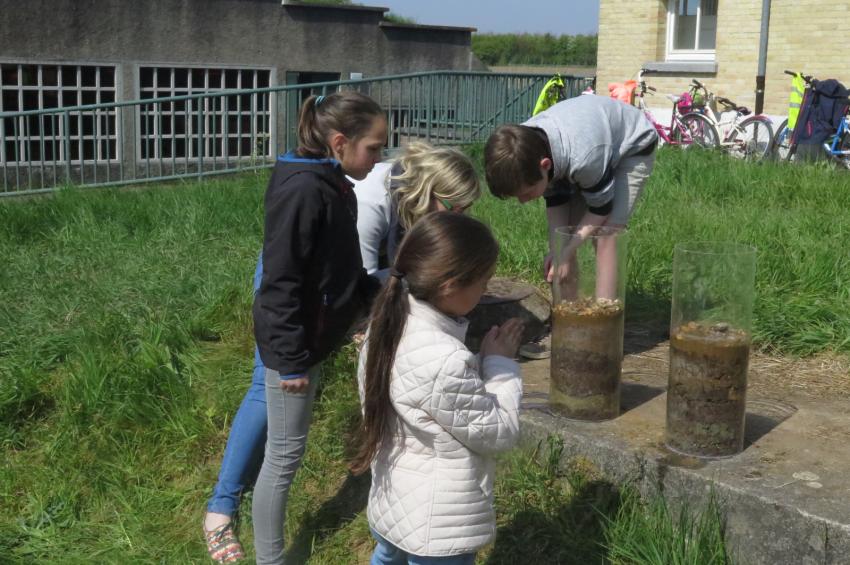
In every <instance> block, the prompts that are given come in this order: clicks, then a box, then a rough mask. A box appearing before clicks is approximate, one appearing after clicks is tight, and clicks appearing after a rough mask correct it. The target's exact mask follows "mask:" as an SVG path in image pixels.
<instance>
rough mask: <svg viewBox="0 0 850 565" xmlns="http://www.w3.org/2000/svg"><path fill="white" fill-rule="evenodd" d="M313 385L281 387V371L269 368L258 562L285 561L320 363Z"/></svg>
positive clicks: (257, 507)
mask: <svg viewBox="0 0 850 565" xmlns="http://www.w3.org/2000/svg"><path fill="white" fill-rule="evenodd" d="M308 374H309V377H310V386H309V387H308V389H307V392H305V393H302V394H290V393H286V392H283V391H282V390H281V388H280V373H278V372H277V371H275V370H274V369H268V368H267V369H266V410H267V413H268V419H269V427H268V437H267V439H266V453H265V458H264V459H263V466H262V468H261V469H260V475H259V476H258V477H257V483H256V486H255V487H254V505H253V507H252V509H251V515H252V517H253V520H254V545H255V549H256V553H257V563H258V565H265V564H267V563H268V564H275V565H282V564H283V548H284V540H283V525H284V521H285V519H286V501H287V499H288V498H289V486H290V485H291V484H292V480H293V479H294V478H295V472H296V471H297V470H298V467H300V466H301V458H302V456H303V455H304V448H305V447H306V446H307V431H308V430H309V428H310V421H311V419H312V407H313V399H314V398H315V396H316V386H317V385H318V384H319V377H320V370H319V366H316V367H313V368H312V369H310V371H309V373H308Z"/></svg>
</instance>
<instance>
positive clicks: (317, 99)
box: [316, 94, 325, 106]
mask: <svg viewBox="0 0 850 565" xmlns="http://www.w3.org/2000/svg"><path fill="white" fill-rule="evenodd" d="M324 101H325V96H324V95H323V94H319V95H318V96H316V106H318V105H319V104H321V103H322V102H324Z"/></svg>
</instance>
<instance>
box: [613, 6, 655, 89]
mask: <svg viewBox="0 0 850 565" xmlns="http://www.w3.org/2000/svg"><path fill="white" fill-rule="evenodd" d="M666 18H667V16H666V11H664V10H663V5H662V2H661V0H626V1H623V0H600V2H599V49H598V51H597V57H596V59H597V63H596V76H597V79H596V84H597V88H598V90H599V91H600V92H607V89H608V83H609V82H622V81H624V80H627V79H630V78H634V77H635V75H636V74H637V72H638V71H639V70H640V68H641V66H642V65H643V63H645V62H646V61H655V60H657V57H658V56H659V54H658V38H657V36H658V33H659V29H661V30H663V28H664V22H665V21H666ZM662 33H663V31H662ZM661 53H662V55H663V47H662V52H661Z"/></svg>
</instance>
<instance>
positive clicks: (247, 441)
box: [207, 348, 268, 516]
mask: <svg viewBox="0 0 850 565" xmlns="http://www.w3.org/2000/svg"><path fill="white" fill-rule="evenodd" d="M265 375H266V368H265V366H263V362H262V360H260V352H259V351H257V349H256V348H254V374H253V377H252V379H251V388H249V389H248V392H247V393H246V394H245V398H244V399H242V404H241V405H240V406H239V411H237V412H236V417H235V418H233V425H232V426H231V427H230V435H229V436H228V437H227V446H226V447H225V448H224V457H222V460H221V470H220V471H219V473H218V482H217V483H216V485H215V489H214V490H213V495H212V498H210V500H209V502H208V503H207V511H208V512H216V513H218V514H225V515H227V516H233V515H234V514H236V511H237V510H238V509H239V499H240V497H241V496H242V491H243V490H245V487H248V486H250V485H253V484H254V482H255V481H256V480H257V474H258V473H259V472H260V466H261V465H262V464H263V452H264V450H265V447H266V429H267V427H268V419H267V415H266V379H265Z"/></svg>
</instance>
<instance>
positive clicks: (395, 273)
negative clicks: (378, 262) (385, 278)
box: [390, 267, 404, 279]
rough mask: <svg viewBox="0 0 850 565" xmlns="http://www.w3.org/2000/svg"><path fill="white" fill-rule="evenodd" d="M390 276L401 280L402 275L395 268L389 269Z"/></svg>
mask: <svg viewBox="0 0 850 565" xmlns="http://www.w3.org/2000/svg"><path fill="white" fill-rule="evenodd" d="M390 276H391V277H395V278H397V279H403V278H404V273H402V272H401V271H399V270H398V269H396V268H395V267H390Z"/></svg>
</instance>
